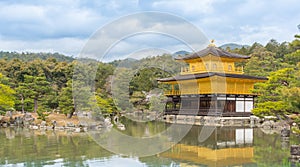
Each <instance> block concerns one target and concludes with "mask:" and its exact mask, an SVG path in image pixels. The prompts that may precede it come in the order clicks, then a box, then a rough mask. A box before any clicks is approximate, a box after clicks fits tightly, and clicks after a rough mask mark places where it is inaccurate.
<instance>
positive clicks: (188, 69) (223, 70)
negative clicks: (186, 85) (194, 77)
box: [181, 67, 244, 75]
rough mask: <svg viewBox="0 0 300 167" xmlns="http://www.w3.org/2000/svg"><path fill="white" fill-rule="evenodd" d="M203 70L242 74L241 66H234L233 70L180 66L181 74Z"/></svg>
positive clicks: (201, 71) (203, 71)
mask: <svg viewBox="0 0 300 167" xmlns="http://www.w3.org/2000/svg"><path fill="white" fill-rule="evenodd" d="M205 72H220V73H223V72H224V73H233V74H243V73H244V69H243V67H236V68H235V70H228V69H224V68H216V69H205V70H204V69H192V70H191V69H190V68H189V67H182V68H181V74H182V75H184V74H193V73H205Z"/></svg>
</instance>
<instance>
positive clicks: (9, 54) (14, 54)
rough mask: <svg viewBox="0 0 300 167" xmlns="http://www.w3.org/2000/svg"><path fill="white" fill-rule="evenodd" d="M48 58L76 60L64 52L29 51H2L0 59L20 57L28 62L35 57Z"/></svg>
mask: <svg viewBox="0 0 300 167" xmlns="http://www.w3.org/2000/svg"><path fill="white" fill-rule="evenodd" d="M48 58H55V59H56V60H57V61H66V62H72V61H73V60H75V59H74V58H72V57H69V56H65V55H63V54H59V53H29V52H26V53H24V52H22V53H18V52H4V51H1V52H0V59H6V60H12V59H20V60H22V61H25V62H28V61H33V60H35V59H42V60H46V59H48Z"/></svg>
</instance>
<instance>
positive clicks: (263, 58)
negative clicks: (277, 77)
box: [244, 49, 280, 76]
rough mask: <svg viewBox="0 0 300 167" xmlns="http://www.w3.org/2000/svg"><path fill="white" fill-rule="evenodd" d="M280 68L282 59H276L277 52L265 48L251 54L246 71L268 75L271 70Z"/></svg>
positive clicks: (257, 74) (247, 72)
mask: <svg viewBox="0 0 300 167" xmlns="http://www.w3.org/2000/svg"><path fill="white" fill-rule="evenodd" d="M278 69H280V60H278V59H275V54H274V53H272V52H270V51H264V49H260V50H257V51H256V52H254V53H253V54H251V58H250V60H249V61H248V62H247V63H246V66H245V68H244V71H245V73H246V74H249V75H254V76H268V75H269V73H270V72H272V71H276V70H278Z"/></svg>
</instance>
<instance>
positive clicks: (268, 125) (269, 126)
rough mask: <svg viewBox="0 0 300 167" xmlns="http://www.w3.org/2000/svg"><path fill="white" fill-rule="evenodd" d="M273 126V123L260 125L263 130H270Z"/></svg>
mask: <svg viewBox="0 0 300 167" xmlns="http://www.w3.org/2000/svg"><path fill="white" fill-rule="evenodd" d="M273 126H274V121H272V120H271V121H265V122H263V123H262V125H261V127H262V128H263V129H272V128H273Z"/></svg>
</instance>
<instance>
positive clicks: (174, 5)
mask: <svg viewBox="0 0 300 167" xmlns="http://www.w3.org/2000/svg"><path fill="white" fill-rule="evenodd" d="M145 11H155V12H162V13H167V14H170V15H174V17H179V18H181V19H184V20H186V21H187V22H189V23H190V24H191V25H193V26H195V27H197V28H198V29H199V30H200V31H201V32H202V33H203V34H204V35H205V36H206V38H207V39H214V40H215V43H216V45H217V46H220V45H222V44H225V43H237V44H244V45H245V44H246V45H251V44H253V43H254V42H259V43H261V44H263V45H265V44H266V43H267V42H268V41H269V40H270V39H276V40H277V41H278V42H283V41H292V40H293V39H294V35H295V34H299V33H300V30H299V29H298V28H297V25H299V24H300V10H299V1H298V0H273V1H268V0H189V1H183V0H154V1H150V0H110V1H108V0H57V1H56V0H43V1H36V0H24V1H17V0H2V1H0V18H1V19H0V50H3V51H17V52H59V53H62V54H66V55H68V56H73V57H78V56H79V54H80V53H82V50H84V48H85V47H86V44H87V42H88V41H89V40H90V39H91V38H92V37H93V35H95V34H97V32H99V31H101V30H102V29H103V27H105V26H107V25H110V24H111V23H112V22H114V21H116V20H117V21H118V19H120V18H123V17H124V16H125V17H126V16H128V15H131V14H136V13H143V12H145ZM144 27H148V28H149V27H150V30H153V29H154V30H161V28H165V27H168V30H170V31H172V30H173V31H176V32H184V33H186V35H187V36H190V37H192V36H193V34H191V33H188V32H187V31H186V30H187V28H186V27H185V24H181V23H178V22H176V21H174V20H172V19H170V18H169V19H168V18H166V19H165V20H159V19H157V18H156V19H154V18H151V17H143V19H142V20H141V19H140V20H138V19H137V20H135V21H133V20H131V22H126V23H124V22H122V24H119V25H118V27H114V32H115V33H106V34H105V37H106V38H105V39H104V40H105V41H114V40H112V39H114V38H115V36H116V34H121V33H120V31H122V32H127V31H128V32H129V31H131V30H137V31H138V30H140V29H139V28H144ZM157 27H160V28H157ZM125 34H126V33H125ZM200 40H201V39H199V41H200ZM104 43H105V42H104ZM99 45H101V44H99ZM192 46H197V45H193V44H192ZM110 48H111V49H110V51H108V52H109V53H108V54H107V55H108V57H110V59H117V58H120V57H122V55H130V56H133V57H134V55H136V56H139V55H138V54H137V53H140V51H143V50H147V53H148V52H149V48H155V49H153V50H157V49H156V48H158V50H161V51H168V52H170V53H174V52H176V51H179V50H188V48H189V47H187V46H186V44H185V43H184V42H182V41H180V40H179V42H178V40H176V39H174V38H172V37H170V36H163V35H161V34H160V35H159V34H139V35H134V36H131V37H127V38H126V39H120V41H119V42H118V43H114V46H112V47H110ZM193 49H195V50H199V49H201V48H199V49H198V48H197V47H196V48H193ZM141 53H142V52H141ZM144 53H145V52H144ZM144 53H143V54H144ZM155 54H157V52H155Z"/></svg>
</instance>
